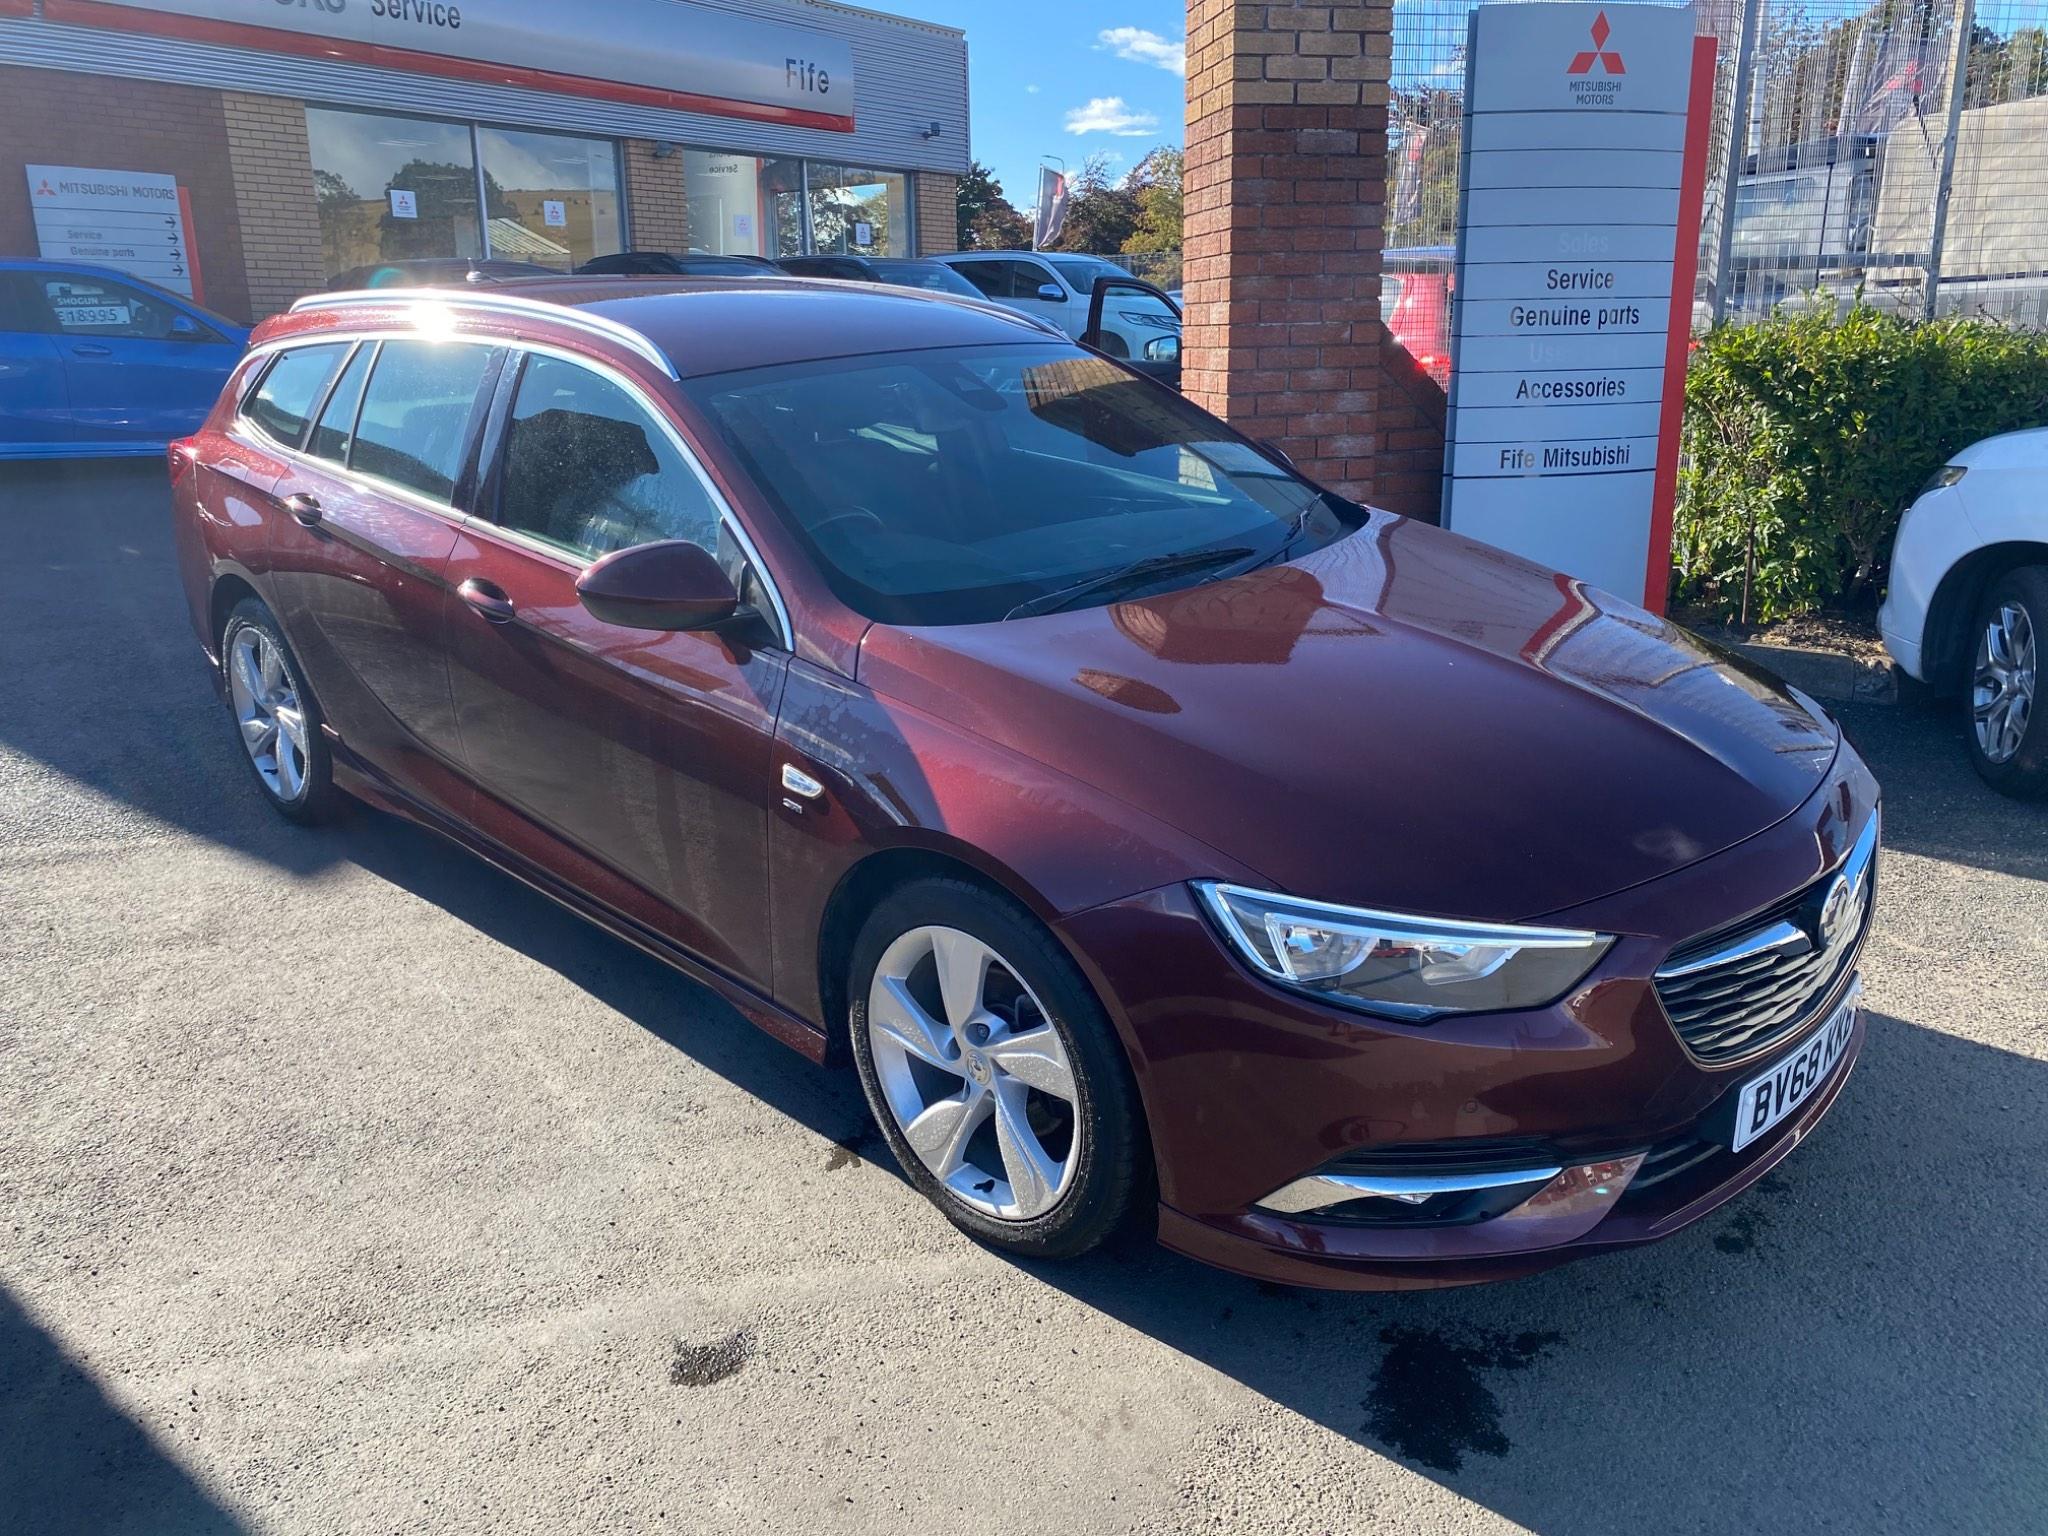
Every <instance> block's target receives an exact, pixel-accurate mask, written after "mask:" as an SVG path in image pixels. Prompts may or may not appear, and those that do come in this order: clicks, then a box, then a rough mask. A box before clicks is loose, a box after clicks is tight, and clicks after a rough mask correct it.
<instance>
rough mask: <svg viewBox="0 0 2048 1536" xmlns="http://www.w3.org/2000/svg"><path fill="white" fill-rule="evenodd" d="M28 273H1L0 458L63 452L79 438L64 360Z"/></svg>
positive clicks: (39, 296)
mask: <svg viewBox="0 0 2048 1536" xmlns="http://www.w3.org/2000/svg"><path fill="white" fill-rule="evenodd" d="M50 332H51V325H50V319H49V313H48V311H47V310H45V309H44V307H43V302H42V297H41V295H40V294H38V293H37V292H36V291H35V288H34V279H33V278H31V277H30V275H29V274H28V273H26V272H19V271H16V272H9V271H0V459H10V458H29V457H41V456H43V455H46V454H54V453H63V452H66V451H68V450H69V449H70V445H71V444H72V443H74V442H76V441H77V437H78V429H77V426H76V424H75V423H74V422H73V421H72V420H71V411H70V405H71V397H70V393H69V391H68V390H67V388H66V386H65V383H64V360H63V358H62V357H61V356H60V355H59V353H58V351H57V338H56V337H55V336H53V335H51V334H50Z"/></svg>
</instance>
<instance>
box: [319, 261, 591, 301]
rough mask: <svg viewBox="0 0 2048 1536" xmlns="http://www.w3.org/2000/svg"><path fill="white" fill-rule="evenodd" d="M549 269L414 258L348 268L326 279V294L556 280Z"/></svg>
mask: <svg viewBox="0 0 2048 1536" xmlns="http://www.w3.org/2000/svg"><path fill="white" fill-rule="evenodd" d="M560 275H561V274H560V273H558V272H556V271H555V270H554V268H552V267H543V266H539V265H536V264H535V263H533V262H530V261H506V260H502V259H500V258H498V257H492V256H418V257H409V258H407V259H405V260H402V261H379V262H373V263H371V264H370V265H369V266H366V267H350V268H349V269H348V270H347V271H345V272H337V273H335V274H334V276H332V277H330V278H329V279H328V280H327V291H328V292H329V293H354V292H357V291H360V290H362V289H365V288H443V287H446V286H448V285H449V284H451V283H495V282H502V281H503V280H505V279H506V278H512V277H559V276H560Z"/></svg>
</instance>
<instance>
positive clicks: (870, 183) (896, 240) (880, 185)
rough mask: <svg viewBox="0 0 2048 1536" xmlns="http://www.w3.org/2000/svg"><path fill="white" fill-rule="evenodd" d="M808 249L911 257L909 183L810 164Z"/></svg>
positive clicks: (899, 177) (896, 175)
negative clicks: (809, 240)
mask: <svg viewBox="0 0 2048 1536" xmlns="http://www.w3.org/2000/svg"><path fill="white" fill-rule="evenodd" d="M805 169H806V170H807V172H808V174H809V177H810V191H811V249H812V250H814V251H821V252H829V253H832V254H835V255H836V254H849V255H854V256H908V255H909V254H910V223H911V217H910V178H909V177H908V176H906V175H904V174H903V173H902V172H901V171H874V170H866V169H861V168H857V167H854V166H846V165H823V164H820V163H819V162H818V161H816V160H813V161H811V162H810V164H809V165H808V166H807V167H806V168H805Z"/></svg>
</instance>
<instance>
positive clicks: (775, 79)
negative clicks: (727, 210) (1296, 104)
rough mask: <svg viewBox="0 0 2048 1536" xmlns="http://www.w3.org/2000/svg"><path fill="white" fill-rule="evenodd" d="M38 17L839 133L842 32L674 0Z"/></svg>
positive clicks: (229, 6)
mask: <svg viewBox="0 0 2048 1536" xmlns="http://www.w3.org/2000/svg"><path fill="white" fill-rule="evenodd" d="M43 19H44V20H45V21H51V22H61V23H70V24H73V25H77V26H90V27H111V28H115V29H117V30H120V31H124V32H145V33H149V34H151V35H154V36H158V37H170V38H177V39H180V40H182V41H186V42H198V43H218V44H222V45H224V46H227V47H231V48H248V49H254V50H257V51H262V52H270V53H290V54H296V55H299V56H301V57H305V58H315V59H334V60H338V61H340V62H343V63H351V64H370V65H376V66H379V67H382V68H385V69H395V70H403V71H408V72H412V73H418V74H428V75H441V76H444V77H446V78H449V79H455V80H470V81H477V82H481V83H483V84H487V85H516V86H524V87H527V88H528V89H531V90H540V91H551V92H555V93H557V94H561V95H568V96H589V97H595V98H597V99H600V100H605V101H618V102H625V103H627V104H630V105H634V106H647V107H663V108H672V109H674V110H677V111H683V112H707V113H716V114H718V115H721V116H725V117H744V118H753V119H755V120H757V121H763V122H776V123H790V124H794V125H797V126H801V127H807V128H822V129H828V130H836V131H839V132H847V133H850V132H852V130H853V125H854V124H853V115H854V109H853V49H852V47H851V46H850V45H849V44H848V43H847V42H846V40H845V39H844V38H839V37H832V36H828V35H827V34H825V33H822V32H813V31H811V30H810V29H808V28H805V27H792V26H785V25H783V24H781V23H780V22H770V21H764V20H759V19H756V18H754V17H750V16H744V15H737V14H735V13H733V12H731V11H725V10H712V9H709V8H704V7H698V6H693V5H688V4H684V3H680V0H43Z"/></svg>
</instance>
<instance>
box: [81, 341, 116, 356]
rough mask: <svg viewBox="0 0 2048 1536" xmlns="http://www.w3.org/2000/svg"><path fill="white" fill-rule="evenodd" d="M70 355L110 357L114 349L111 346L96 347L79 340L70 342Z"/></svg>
mask: <svg viewBox="0 0 2048 1536" xmlns="http://www.w3.org/2000/svg"><path fill="white" fill-rule="evenodd" d="M71 355H72V356H73V357H112V356H113V355H114V349H113V348H112V347H96V346H93V345H91V344H89V343H87V342H82V341H81V342H74V343H73V344H72V347H71Z"/></svg>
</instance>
